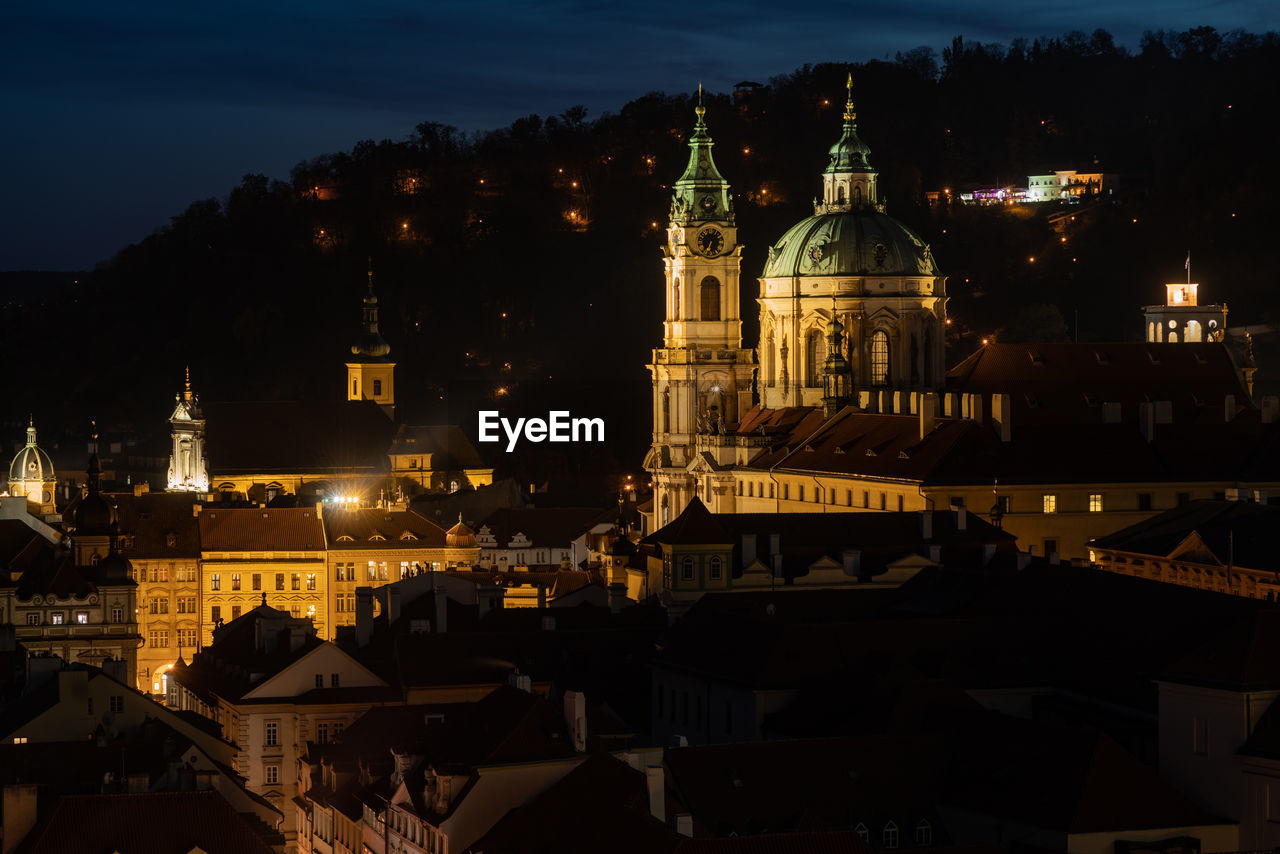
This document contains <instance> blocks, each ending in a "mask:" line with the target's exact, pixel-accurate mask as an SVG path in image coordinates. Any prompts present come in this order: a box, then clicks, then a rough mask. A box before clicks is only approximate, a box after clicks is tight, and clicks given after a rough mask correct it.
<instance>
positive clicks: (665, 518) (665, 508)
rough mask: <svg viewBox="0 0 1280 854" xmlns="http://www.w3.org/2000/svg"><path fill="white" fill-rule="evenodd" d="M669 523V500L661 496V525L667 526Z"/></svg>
mask: <svg viewBox="0 0 1280 854" xmlns="http://www.w3.org/2000/svg"><path fill="white" fill-rule="evenodd" d="M670 522H671V499H670V498H668V497H667V496H665V495H664V496H662V524H663V525H667V524H669V523H670Z"/></svg>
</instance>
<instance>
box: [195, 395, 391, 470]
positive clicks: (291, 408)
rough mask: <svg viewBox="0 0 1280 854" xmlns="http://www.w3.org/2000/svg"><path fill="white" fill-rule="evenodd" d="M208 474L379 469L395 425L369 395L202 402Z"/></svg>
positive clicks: (383, 466) (381, 467)
mask: <svg viewBox="0 0 1280 854" xmlns="http://www.w3.org/2000/svg"><path fill="white" fill-rule="evenodd" d="M204 411H205V418H206V427H205V436H206V442H207V447H208V456H209V466H210V469H211V472H210V475H211V479H212V483H213V485H214V486H215V487H216V485H217V481H218V478H220V477H224V476H231V475H235V474H272V473H280V474H326V473H327V474H342V473H353V472H355V473H358V472H369V473H380V472H385V471H386V470H387V468H388V462H387V449H388V448H389V447H390V446H391V439H392V436H393V434H394V431H395V425H394V424H393V423H392V422H391V419H389V418H388V417H387V416H386V413H384V412H383V411H382V408H381V407H380V406H379V405H378V404H376V403H374V402H373V401H371V400H360V401H336V400H335V401H327V400H307V401H297V400H292V401H284V400H266V401H250V402H235V403H228V402H214V403H206V404H204Z"/></svg>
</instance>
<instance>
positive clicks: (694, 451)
mask: <svg viewBox="0 0 1280 854" xmlns="http://www.w3.org/2000/svg"><path fill="white" fill-rule="evenodd" d="M848 90H849V93H848V98H847V100H846V104H845V111H844V124H843V128H842V132H841V136H840V138H839V139H838V140H837V141H836V143H835V144H834V145H832V146H831V148H830V149H829V151H828V162H827V167H826V169H825V170H824V171H823V173H822V176H821V178H822V199H821V201H815V203H814V213H813V216H810V217H808V218H806V219H804V220H802V221H800V222H799V223H797V224H796V225H794V226H793V227H791V228H790V229H788V230H787V232H786V233H785V234H783V236H782V237H781V238H780V239H779V240H778V241H777V242H776V243H775V244H774V245H773V246H771V247H770V248H769V255H768V260H767V262H766V264H765V268H764V271H763V275H762V276H761V277H760V279H759V294H760V296H759V298H758V300H757V302H758V305H759V312H760V315H759V316H760V344H759V347H758V348H756V349H755V350H752V349H750V348H744V347H743V345H742V323H741V318H740V317H739V305H740V300H739V282H740V278H741V262H742V247H741V246H739V245H738V242H737V228H736V225H735V221H734V211H733V196H732V194H731V193H730V191H729V184H728V182H727V181H726V180H725V179H724V178H723V177H722V176H721V175H720V173H719V172H718V171H717V170H716V167H715V163H714V161H713V160H712V156H711V149H712V146H713V142H712V140H711V136H710V134H709V132H708V130H707V126H706V121H705V108H704V107H703V106H702V104H701V102H699V104H698V107H697V108H696V110H695V113H696V116H697V120H696V123H695V126H694V132H693V135H692V136H691V137H690V140H689V148H690V156H689V163H688V166H687V167H686V169H685V172H684V174H683V175H682V176H681V177H680V179H679V180H678V181H676V183H675V185H674V194H673V197H672V201H671V213H670V218H669V224H668V227H667V243H666V246H665V247H664V248H663V254H664V267H665V274H666V276H665V279H666V320H665V322H664V324H663V346H662V347H661V348H659V349H655V350H654V351H653V360H652V363H651V364H650V365H649V371H650V374H651V376H652V379H653V437H654V438H653V445H652V447H651V449H650V451H649V455H648V457H647V458H646V460H645V468H646V470H648V471H649V472H650V474H651V475H652V476H653V486H654V522H655V523H656V524H657V525H658V526H661V525H663V524H665V523H666V522H669V521H670V520H671V519H673V518H675V516H676V515H678V514H679V513H680V511H681V510H682V509H683V508H684V507H685V506H686V505H687V504H688V503H689V500H690V499H691V498H692V497H693V496H694V495H702V496H704V497H706V496H709V495H713V494H719V495H722V496H724V495H726V494H728V493H730V492H731V490H732V489H733V488H734V487H733V477H732V475H731V473H730V472H729V471H728V468H727V465H726V463H727V461H726V460H720V459H717V455H715V454H711V453H709V452H707V451H705V450H700V449H699V439H698V437H699V436H700V435H702V436H715V435H722V434H724V433H725V432H726V429H725V428H726V425H729V424H737V423H739V422H740V420H741V419H742V418H743V416H745V415H747V413H748V411H749V410H751V408H752V405H753V402H754V401H755V400H756V399H758V400H759V402H760V405H761V406H762V407H765V408H769V409H779V408H783V407H806V406H808V407H823V408H824V409H825V410H826V411H827V413H828V414H831V413H834V412H835V411H836V410H838V409H840V408H842V407H844V406H846V405H848V404H850V403H853V402H856V401H858V400H860V399H861V400H864V401H869V400H871V399H872V397H873V396H875V399H876V400H878V395H879V393H880V392H893V391H900V392H903V393H906V392H911V391H915V392H925V391H929V390H934V389H937V388H938V387H940V386H941V385H942V382H943V378H944V374H945V365H944V361H943V358H944V357H943V326H944V323H945V318H946V314H945V306H946V279H945V277H944V276H942V275H941V273H939V271H938V268H937V265H936V264H935V263H934V260H933V256H932V254H931V252H930V249H929V245H928V244H927V243H925V242H924V241H923V240H922V239H921V238H920V237H919V236H918V235H916V234H915V233H914V232H913V231H911V229H909V228H907V227H906V226H905V225H903V224H902V223H900V222H898V221H897V220H895V219H893V218H892V217H890V216H889V215H888V214H887V213H886V212H885V204H884V201H883V200H882V199H881V197H880V193H879V190H878V187H877V172H876V170H875V168H874V167H873V166H872V165H871V162H870V149H869V148H868V147H867V146H866V145H865V144H864V143H863V142H862V141H861V140H860V139H859V138H858V133H857V115H856V112H855V110H854V106H853V82H852V78H850V80H849V83H848ZM704 444H705V443H704ZM742 462H745V459H742V460H739V461H738V463H739V464H740V463H742Z"/></svg>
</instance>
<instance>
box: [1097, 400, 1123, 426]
mask: <svg viewBox="0 0 1280 854" xmlns="http://www.w3.org/2000/svg"><path fill="white" fill-rule="evenodd" d="M1123 417H1124V411H1123V409H1122V408H1121V406H1120V401H1118V400H1111V401H1103V403H1102V423H1103V424H1119V423H1120V421H1121V419H1122V418H1123Z"/></svg>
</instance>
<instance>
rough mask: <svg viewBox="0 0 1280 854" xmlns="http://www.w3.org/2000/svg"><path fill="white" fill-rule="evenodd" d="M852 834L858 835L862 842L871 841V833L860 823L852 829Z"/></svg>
mask: <svg viewBox="0 0 1280 854" xmlns="http://www.w3.org/2000/svg"><path fill="white" fill-rule="evenodd" d="M853 832H854V833H856V834H858V838H859V839H861V840H862V841H863V842H870V841H871V833H870V832H869V831H868V830H867V826H866V825H865V824H863V823H862V822H858V826H857V827H855V828H854V829H853Z"/></svg>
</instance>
